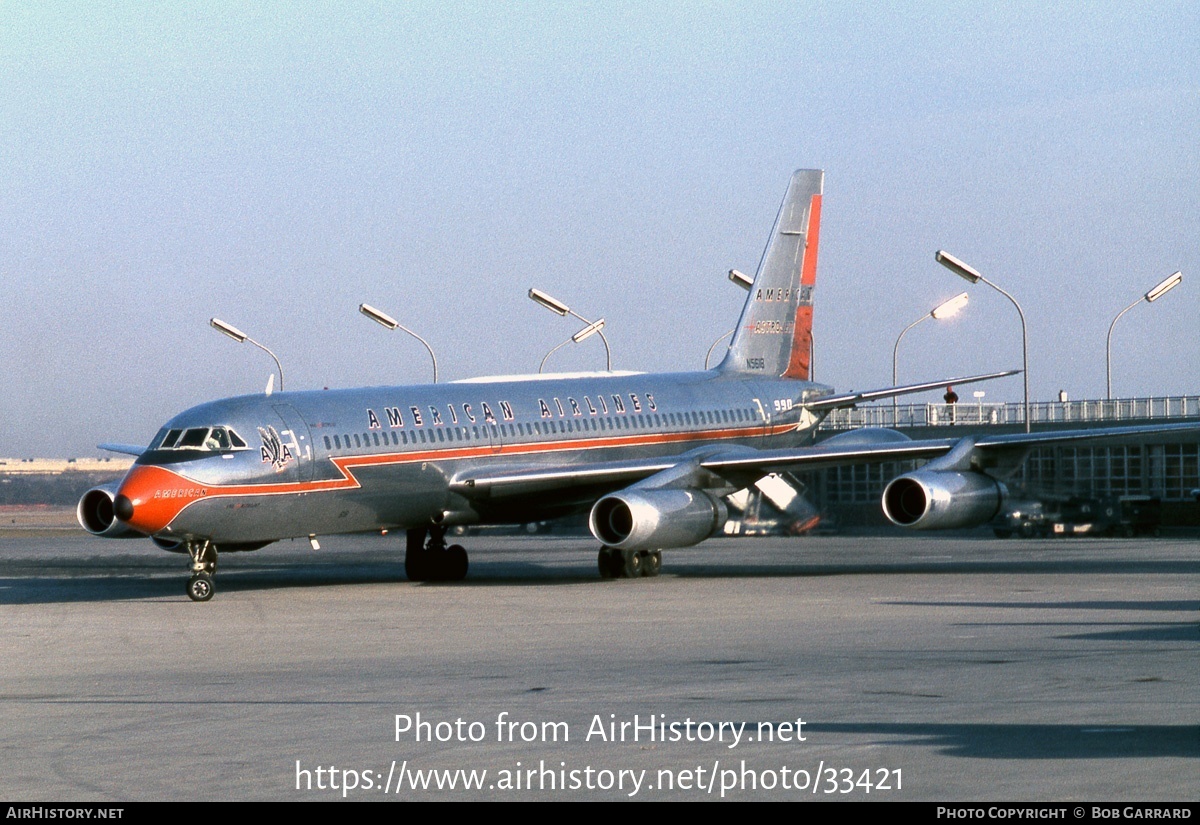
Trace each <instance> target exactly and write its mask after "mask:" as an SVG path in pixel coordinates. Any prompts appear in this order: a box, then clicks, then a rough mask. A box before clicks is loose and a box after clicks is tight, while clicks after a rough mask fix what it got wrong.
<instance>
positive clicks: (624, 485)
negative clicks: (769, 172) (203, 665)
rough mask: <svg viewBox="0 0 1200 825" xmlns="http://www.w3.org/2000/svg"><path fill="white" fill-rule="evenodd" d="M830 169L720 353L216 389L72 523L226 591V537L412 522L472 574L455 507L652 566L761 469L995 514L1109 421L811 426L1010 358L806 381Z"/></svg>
mask: <svg viewBox="0 0 1200 825" xmlns="http://www.w3.org/2000/svg"><path fill="white" fill-rule="evenodd" d="M823 181H824V174H823V173H822V172H820V171H817V170H800V171H798V172H796V173H795V174H794V175H793V176H792V178H791V181H790V183H789V185H788V188H787V193H786V194H785V196H784V199H783V204H782V206H781V207H780V210H779V214H778V217H777V218H776V219H775V225H774V227H773V228H772V230H771V235H770V238H769V239H768V242H767V247H766V250H765V252H764V253H763V257H762V260H761V262H760V263H759V267H758V270H757V273H756V275H755V277H754V282H753V286H752V287H751V289H750V293H749V297H748V298H747V300H746V304H745V307H744V308H743V309H742V314H741V317H740V319H739V321H738V326H737V329H736V332H735V333H734V336H733V339H732V341H731V343H730V346H729V349H728V352H727V354H726V356H725V359H724V360H723V361H722V362H721V364H720V365H719V366H718V367H717V368H716V369H713V370H707V371H704V372H693V373H677V374H642V373H632V372H598V373H587V374H571V375H545V376H542V375H539V376H520V377H497V378H485V379H474V380H469V381H459V382H454V383H450V384H433V385H426V386H400V387H368V388H363V389H348V390H337V391H318V392H286V393H285V392H281V393H277V394H275V395H254V396H241V397H237V398H227V399H224V400H220V401H213V402H211V403H207V404H202V405H200V406H198V407H193V408H192V409H190V410H187V411H186V412H183V413H180V414H179V415H177V416H176V417H175V418H173V419H171V420H170V421H168V422H167V424H166V425H165V426H164V427H163V428H162V430H161V431H160V432H159V433H158V434H157V435H155V436H154V440H153V441H152V442H151V443H150V445H149V446H148V447H146V448H145V449H138V448H133V449H132V450H127V451H129V452H133V453H134V454H136V455H138V458H137V461H136V463H135V464H134V465H133V467H132V468H131V469H130V471H129V473H128V474H127V475H126V476H125V478H124V480H122V481H121V482H120V484H119V485H115V486H102V487H97V488H94V489H92V490H89V491H88V492H87V493H86V494H85V495H84V496H83V498H82V499H81V501H80V502H79V507H78V514H79V521H80V523H81V524H82V525H83V526H84V527H85V528H86V529H87V530H89V531H90V532H92V533H94V534H96V535H99V536H109V537H118V536H149V537H150V538H152V539H153V540H154V542H155V543H156V544H158V545H159V546H160V547H162V548H163V549H166V550H174V551H179V552H187V553H188V554H189V555H190V557H191V571H192V575H191V578H190V581H189V582H188V586H187V593H188V595H189V596H190V597H191V598H192V599H195V600H197V601H203V600H205V599H208V598H210V597H211V596H212V594H213V573H214V571H215V569H216V561H217V552H218V550H220V551H223V552H229V551H239V550H254V549H258V548H260V547H263V546H265V545H267V544H270V543H271V542H273V541H277V540H279V539H285V538H293V537H309V538H310V539H314V540H315V538H314V537H315V536H318V535H322V534H332V533H355V532H366V531H377V530H389V531H390V530H405V531H406V532H407V542H406V555H405V561H404V564H405V570H406V572H407V574H408V577H409V578H410V579H412V580H414V581H426V580H455V579H461V578H463V576H465V575H466V573H467V553H466V551H465V550H464V549H463V548H462V547H460V546H458V545H452V546H447V544H446V540H445V535H446V530H447V528H449V527H451V526H452V525H465V524H507V523H518V524H519V523H523V522H529V521H536V520H542V519H548V518H552V517H555V516H561V515H567V514H572V513H583V512H588V513H589V526H590V529H591V532H592V534H593V535H594V536H595V537H596V539H597V541H599V542H600V544H601V549H600V553H599V568H600V574H601V575H602V576H605V577H633V576H653V575H655V574H657V573H658V571H659V569H660V568H661V565H662V553H661V551H662V550H663V549H666V548H672V547H686V546H689V545H694V544H697V543H698V542H701V541H703V540H704V539H706V538H708V537H710V536H712V535H714V534H717V533H719V532H720V531H721V529H722V527H723V525H724V523H725V521H726V519H727V517H728V511H727V509H726V504H725V503H724V501H723V499H724V497H725V496H727V495H729V494H731V493H734V492H736V491H737V490H740V489H742V488H745V487H747V486H749V485H751V484H753V483H754V482H755V481H757V480H759V479H761V478H762V477H763V476H764V475H767V474H769V473H773V472H778V471H784V470H808V469H818V468H823V467H830V466H835V465H839V464H851V463H863V462H873V461H884V460H900V459H918V458H920V459H932V461H930V462H929V463H928V464H926V465H925V466H924V467H923V468H921V469H919V470H917V471H915V472H910V473H906V474H905V475H902V476H900V477H899V478H897V479H895V480H893V481H892V482H891V483H890V484H889V485H888V487H887V489H886V491H885V492H884V495H883V509H884V512H885V513H886V514H887V517H888V518H889V519H891V520H892V521H893V522H895V523H896V524H898V525H904V526H907V527H914V528H953V527H967V526H973V525H978V524H983V523H985V522H987V521H988V520H990V519H991V518H992V517H993V516H994V515H995V514H996V513H997V512H998V510H999V509H1000V507H1001V506H1002V504H1003V501H1004V498H1005V495H1006V490H1005V487H1004V484H1003V479H1004V478H1005V477H1007V476H1008V475H1011V474H1012V473H1013V472H1015V471H1016V469H1017V468H1018V467H1019V465H1020V462H1021V461H1022V460H1023V459H1024V456H1025V453H1026V452H1027V451H1028V450H1029V448H1030V447H1031V446H1032V445H1033V444H1037V443H1044V442H1046V441H1052V440H1058V441H1061V440H1074V439H1082V438H1087V439H1092V440H1094V439H1096V438H1097V433H1096V432H1095V431H1090V432H1087V433H1078V432H1066V433H1037V434H1034V435H1025V434H1022V435H1005V436H978V437H970V436H969V437H965V438H959V439H935V440H924V441H912V440H910V439H909V438H907V437H906V436H904V435H903V434H901V433H898V432H895V431H892V430H879V429H868V430H859V431H854V432H848V433H844V434H841V435H838V436H835V437H833V438H830V439H828V440H825V441H823V442H822V443H820V444H814V442H813V436H814V433H815V430H816V427H817V424H818V423H819V422H820V421H821V419H822V418H823V417H824V416H825V415H826V414H828V412H829V411H830V410H833V409H836V408H839V407H850V406H854V405H855V404H857V403H860V402H863V401H868V400H874V399H882V398H890V397H893V396H897V395H903V394H905V393H913V392H920V391H923V390H929V389H934V388H938V387H942V386H945V385H946V384H967V383H970V382H972V381H980V380H984V379H987V378H995V377H999V376H1003V375H1011V374H1012V373H1011V372H1002V373H995V374H992V375H981V376H970V377H955V378H950V379H945V378H943V379H940V380H938V381H931V382H927V383H922V384H915V385H910V386H904V387H891V388H887V389H881V390H877V391H872V392H861V393H851V394H842V395H839V394H836V393H835V392H834V391H833V389H832V388H830V387H826V386H822V385H820V384H816V383H813V382H812V381H810V380H809V363H810V361H809V357H810V352H811V342H812V307H813V289H814V285H815V283H816V272H817V240H818V230H819V227H820V220H821V192H822V186H823ZM1155 429H1163V428H1155ZM1149 431H1151V428H1141V429H1137V428H1122V429H1120V430H1110V431H1107V434H1108V435H1109V436H1124V437H1130V436H1136V435H1139V434H1145V433H1146V432H1149Z"/></svg>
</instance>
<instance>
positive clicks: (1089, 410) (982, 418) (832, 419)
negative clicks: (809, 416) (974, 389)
mask: <svg viewBox="0 0 1200 825" xmlns="http://www.w3.org/2000/svg"><path fill="white" fill-rule="evenodd" d="M1024 413H1025V405H1024V404H1022V403H1021V402H1019V401H1016V402H1008V403H1003V404H982V403H972V402H970V401H960V402H959V403H957V404H898V405H896V406H894V407H893V406H892V404H891V403H886V404H869V405H864V406H861V407H856V408H854V409H850V410H834V411H833V412H831V413H830V414H829V416H828V417H827V418H826V419H825V420H824V421H823V422H821V429H823V430H851V429H857V428H858V427H937V426H943V425H945V426H949V425H954V424H959V425H962V424H976V425H980V424H997V425H999V424H1022V425H1023V424H1024V423H1025V415H1024ZM1029 418H1030V421H1031V422H1032V423H1034V424H1063V423H1081V422H1090V421H1128V420H1145V419H1152V418H1153V419H1171V418H1200V396H1198V395H1180V396H1164V397H1160V398H1114V399H1113V400H1111V401H1106V400H1084V401H1037V402H1031V403H1030V405H1029Z"/></svg>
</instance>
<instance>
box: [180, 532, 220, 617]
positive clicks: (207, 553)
mask: <svg viewBox="0 0 1200 825" xmlns="http://www.w3.org/2000/svg"><path fill="white" fill-rule="evenodd" d="M187 551H188V555H189V556H191V557H192V577H191V578H190V579H188V583H187V590H186V592H187V594H188V598H189V599H191V600H192V601H194V602H206V601H208V600H209V599H211V598H212V597H213V594H214V593H216V592H217V591H216V587H214V586H213V576H214V575H215V574H216V572H217V546H216V545H215V544H213V543H212V542H211V541H208V540H205V541H189V542H188V543H187Z"/></svg>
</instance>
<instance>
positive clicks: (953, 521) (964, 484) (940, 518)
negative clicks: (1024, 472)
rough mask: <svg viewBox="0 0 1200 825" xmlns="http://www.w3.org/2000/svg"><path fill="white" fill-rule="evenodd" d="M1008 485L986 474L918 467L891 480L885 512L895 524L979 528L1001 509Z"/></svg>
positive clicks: (884, 502) (922, 528)
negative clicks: (919, 468)
mask: <svg viewBox="0 0 1200 825" xmlns="http://www.w3.org/2000/svg"><path fill="white" fill-rule="evenodd" d="M1007 497H1008V488H1006V487H1005V486H1004V485H1003V484H1001V483H1000V482H999V481H997V480H996V479H994V478H992V477H991V476H989V475H984V474H983V473H973V472H951V471H948V470H917V471H916V472H912V473H906V474H905V475H902V476H900V477H899V478H895V479H892V481H891V483H890V484H888V486H887V488H886V489H885V490H884V491H883V513H884V515H886V516H887V517H888V519H889V520H890V521H891V522H892V524H898V525H899V526H901V527H911V528H913V529H916V530H947V529H953V528H956V527H977V526H979V525H980V524H984V523H986V522H988V521H991V520H992V518H994V517H995V516H996V514H997V513H999V512H1000V508H1001V507H1002V506H1003V505H1004V500H1005V499H1006V498H1007Z"/></svg>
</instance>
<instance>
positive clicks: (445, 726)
mask: <svg viewBox="0 0 1200 825" xmlns="http://www.w3.org/2000/svg"><path fill="white" fill-rule="evenodd" d="M464 543H465V544H466V545H467V547H468V549H469V550H470V552H471V571H470V574H469V576H468V578H467V580H466V581H464V582H461V583H457V584H412V583H409V582H407V581H406V580H405V578H404V573H403V566H402V564H401V563H400V562H401V558H402V551H401V546H402V539H401V537H400V536H389V537H386V538H385V537H380V536H365V537H327V538H323V539H322V549H321V550H319V551H313V550H311V549H310V548H309V546H308V544H307V542H304V541H295V542H283V543H280V544H277V545H273V546H271V547H269V548H266V549H264V550H260V551H258V552H256V553H248V554H228V555H225V556H222V558H221V563H220V568H219V571H218V574H217V595H216V597H215V598H214V599H213V600H212V601H211V602H208V603H204V604H196V603H192V602H190V601H188V599H187V598H186V596H185V595H184V582H185V580H186V578H187V574H186V561H187V560H186V557H185V556H177V555H172V554H168V553H164V552H162V551H159V550H157V549H155V548H153V547H152V545H150V543H149V542H148V541H106V540H103V539H95V538H91V537H88V536H84V535H81V534H79V533H71V532H67V533H59V534H48V533H40V534H39V533H29V534H2V535H0V622H2V627H3V631H2V633H0V662H2V663H3V679H2V687H0V739H2V741H3V749H2V752H3V754H4V758H3V765H2V767H0V799H4V800H11V801H18V800H19V801H72V800H77V801H96V802H107V801H113V802H122V801H136V800H307V799H312V800H327V799H328V800H334V799H342V798H347V799H354V800H375V801H385V800H389V801H390V800H397V801H398V800H404V799H446V800H460V799H463V800H465V799H514V800H515V799H563V800H583V799H612V800H617V799H638V800H676V799H681V800H682V799H686V800H693V799H695V800H701V799H713V800H717V799H722V798H724V799H727V800H758V799H808V800H822V801H824V800H881V799H883V800H932V801H945V802H979V801H988V800H993V801H994V800H1004V801H1014V800H1015V801H1060V802H1074V801H1082V802H1089V801H1098V800H1106V801H1124V800H1130V801H1133V800H1151V801H1195V800H1196V799H1197V781H1196V778H1197V776H1200V690H1198V689H1197V683H1198V682H1200V656H1198V653H1200V629H1198V619H1200V614H1198V613H1197V608H1198V607H1200V600H1198V589H1197V585H1200V554H1198V552H1197V548H1198V544H1197V541H1196V540H1194V539H1186V540H1184V539H1171V538H1164V539H1132V540H1120V539H1109V540H1104V539H1064V540H1029V541H1021V540H1015V539H1014V540H1008V541H1001V540H995V539H992V538H990V537H989V534H987V533H984V532H982V531H980V532H978V533H972V534H970V535H960V536H953V537H945V536H925V535H921V536H913V535H912V534H904V535H900V534H889V535H886V536H866V537H862V536H840V537H817V538H802V539H720V540H714V541H709V542H705V543H704V544H702V545H700V546H698V547H694V548H687V549H683V550H672V551H667V552H666V553H664V570H663V575H661V576H660V577H658V578H656V579H639V580H632V581H601V580H600V579H599V578H598V577H597V575H596V573H595V566H596V564H595V555H596V553H595V544H594V543H593V542H589V541H581V540H577V539H560V538H539V537H532V538H519V539H518V538H496V537H485V536H479V537H472V538H468V539H466V540H464ZM418 715H419V718H418ZM397 717H399V724H398V723H397ZM398 727H399V728H400V732H399V733H398V732H397V728H398ZM431 771H436V772H435V773H431ZM459 771H462V772H463V773H459ZM472 771H474V772H475V773H471V772H472ZM485 771H486V774H484V773H483V772H485ZM439 781H440V782H441V783H442V785H443V787H442V788H440V789H439V788H438V787H437V785H438V782H439ZM451 781H453V783H454V788H453V789H450V788H449V787H447V786H448V785H449V783H450V782H451ZM422 783H427V784H428V786H429V787H428V788H425V789H420V788H419V786H421V784H422ZM464 783H471V784H478V787H471V788H464V787H463V785H464ZM385 785H386V787H385ZM414 785H416V786H418V789H416V790H414V789H413V786H414ZM347 786H353V787H349V788H347Z"/></svg>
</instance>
